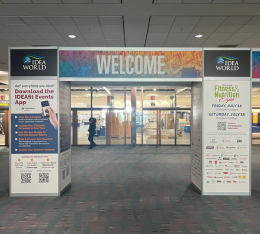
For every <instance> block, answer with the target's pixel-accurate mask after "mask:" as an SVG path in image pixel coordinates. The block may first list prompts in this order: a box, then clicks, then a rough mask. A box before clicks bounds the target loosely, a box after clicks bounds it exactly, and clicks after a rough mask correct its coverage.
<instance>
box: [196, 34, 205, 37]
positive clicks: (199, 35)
mask: <svg viewBox="0 0 260 234" xmlns="http://www.w3.org/2000/svg"><path fill="white" fill-rule="evenodd" d="M195 37H196V38H201V37H203V35H201V34H198V35H196V36H195Z"/></svg>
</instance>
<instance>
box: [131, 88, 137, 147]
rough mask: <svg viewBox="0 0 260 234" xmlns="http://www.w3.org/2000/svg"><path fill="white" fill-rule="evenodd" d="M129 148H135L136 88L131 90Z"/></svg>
mask: <svg viewBox="0 0 260 234" xmlns="http://www.w3.org/2000/svg"><path fill="white" fill-rule="evenodd" d="M131 146H136V88H135V87H134V88H131Z"/></svg>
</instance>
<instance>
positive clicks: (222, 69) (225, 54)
mask: <svg viewBox="0 0 260 234" xmlns="http://www.w3.org/2000/svg"><path fill="white" fill-rule="evenodd" d="M204 76H205V77H250V50H204Z"/></svg>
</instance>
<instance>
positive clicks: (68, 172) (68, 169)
mask: <svg viewBox="0 0 260 234" xmlns="http://www.w3.org/2000/svg"><path fill="white" fill-rule="evenodd" d="M69 174H70V168H69V167H67V174H66V176H68V175H69Z"/></svg>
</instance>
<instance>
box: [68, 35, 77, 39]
mask: <svg viewBox="0 0 260 234" xmlns="http://www.w3.org/2000/svg"><path fill="white" fill-rule="evenodd" d="M76 37H77V36H76V35H69V38H76Z"/></svg>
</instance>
